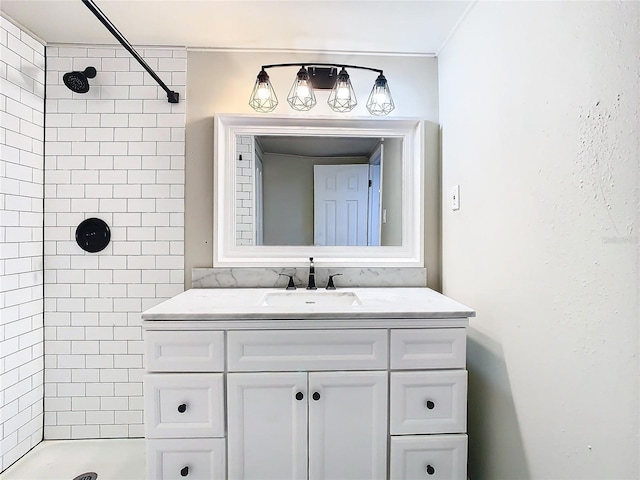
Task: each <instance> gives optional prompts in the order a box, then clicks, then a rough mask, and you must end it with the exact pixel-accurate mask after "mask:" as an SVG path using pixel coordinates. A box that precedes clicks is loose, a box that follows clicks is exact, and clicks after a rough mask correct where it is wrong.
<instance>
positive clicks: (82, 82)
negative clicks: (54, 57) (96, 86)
mask: <svg viewBox="0 0 640 480" xmlns="http://www.w3.org/2000/svg"><path fill="white" fill-rule="evenodd" d="M95 76H96V69H95V68H93V67H87V68H85V69H84V71H82V72H68V73H65V74H64V75H63V76H62V81H63V82H64V84H65V85H66V86H67V88H68V89H69V90H71V91H72V92H76V93H87V92H88V91H89V80H88V79H89V78H93V77H95Z"/></svg>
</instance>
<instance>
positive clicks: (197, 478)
mask: <svg viewBox="0 0 640 480" xmlns="http://www.w3.org/2000/svg"><path fill="white" fill-rule="evenodd" d="M184 478H188V479H191V480H224V479H225V448H224V439H223V438H198V439H193V438H183V439H180V440H169V439H166V440H165V439H149V440H147V479H148V480H178V479H180V480H183V479H184Z"/></svg>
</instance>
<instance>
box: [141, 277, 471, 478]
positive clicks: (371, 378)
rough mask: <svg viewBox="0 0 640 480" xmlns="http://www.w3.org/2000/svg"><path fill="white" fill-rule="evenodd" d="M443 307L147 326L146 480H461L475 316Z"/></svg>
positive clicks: (201, 317)
mask: <svg viewBox="0 0 640 480" xmlns="http://www.w3.org/2000/svg"><path fill="white" fill-rule="evenodd" d="M397 290H399V289H397ZM397 290H396V292H395V293H396V294H397ZM413 290H422V293H424V292H431V291H428V290H427V289H413ZM433 293H435V292H433ZM186 294H188V292H186ZM183 295H185V294H183ZM199 295H202V293H199ZM429 295H431V293H429ZM436 295H437V294H436ZM187 296H188V295H187ZM436 298H437V299H438V300H439V301H441V300H442V299H446V297H442V296H441V295H439V296H437V297H436ZM447 300H448V301H449V302H451V303H452V304H453V305H454V306H455V307H456V309H454V310H453V311H452V312H445V313H443V312H442V311H432V312H425V311H421V312H420V313H421V314H420V315H418V314H417V313H415V312H408V313H407V311H406V306H405V307H404V308H405V311H404V312H405V316H404V317H403V316H401V311H402V308H403V306H402V304H395V307H396V308H397V309H398V310H399V312H395V313H394V315H395V316H394V317H390V318H385V317H389V316H390V315H391V314H390V313H389V312H388V311H383V312H367V313H366V315H365V314H363V313H362V312H358V313H357V314H354V313H352V314H351V315H352V316H351V317H349V316H347V314H348V312H347V314H342V315H341V314H340V313H339V312H338V313H336V314H335V315H334V316H333V317H332V316H330V315H328V314H325V313H322V314H321V315H318V312H317V311H313V310H312V311H310V313H309V315H308V316H306V317H305V316H304V315H300V312H297V313H296V315H295V317H297V318H292V317H294V315H293V314H291V313H290V312H289V313H286V312H285V313H284V314H283V313H281V314H280V315H278V314H277V312H276V313H274V312H273V311H272V312H271V315H273V317H274V318H266V317H263V316H261V315H254V314H253V313H251V312H249V313H246V314H242V313H239V314H233V315H232V314H229V313H227V312H225V313H224V315H216V312H215V311H213V313H210V314H209V315H208V316H207V315H205V314H204V313H202V314H200V313H195V314H194V313H193V311H194V307H193V305H191V306H187V307H185V313H184V314H182V315H181V314H179V313H177V312H176V311H175V310H174V309H172V308H168V309H166V310H162V308H158V307H155V309H152V310H150V311H147V312H145V314H144V315H143V318H144V320H145V321H144V330H145V345H146V356H145V359H146V369H147V372H146V375H145V378H144V388H145V390H144V397H145V429H146V437H147V463H148V477H147V478H148V480H167V479H185V478H186V479H205V478H206V479H209V480H218V479H219V480H268V479H274V480H275V479H277V480H307V479H310V480H356V479H357V480H365V479H367V480H413V479H440V480H444V479H447V480H465V479H466V461H467V435H466V404H467V398H466V395H467V372H466V370H465V361H466V325H467V322H468V318H467V317H468V316H471V315H473V311H471V310H469V309H468V308H466V307H465V308H462V307H464V306H461V305H460V304H457V303H455V302H453V301H452V300H450V299H447ZM169 302H171V301H169ZM169 306H171V304H169ZM159 307H162V304H161V305H160V306H159ZM423 310H425V309H424V308H423ZM383 315H384V317H383ZM172 316H173V317H174V318H173V319H172V318H171V317H172Z"/></svg>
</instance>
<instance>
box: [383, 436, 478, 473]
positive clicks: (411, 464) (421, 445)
mask: <svg viewBox="0 0 640 480" xmlns="http://www.w3.org/2000/svg"><path fill="white" fill-rule="evenodd" d="M389 478H392V479H393V480H418V479H420V480H424V479H433V480H466V479H467V436H466V435H425V436H407V437H391V476H390V477H389Z"/></svg>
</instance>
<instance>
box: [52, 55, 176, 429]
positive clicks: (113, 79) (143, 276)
mask: <svg viewBox="0 0 640 480" xmlns="http://www.w3.org/2000/svg"><path fill="white" fill-rule="evenodd" d="M138 52H139V53H140V55H141V56H142V57H143V58H144V59H145V60H146V61H147V63H148V64H149V66H150V67H151V68H152V69H153V70H155V71H156V73H157V74H158V76H159V77H160V78H161V79H163V81H164V82H165V83H166V84H167V85H168V86H169V87H170V88H171V89H173V90H176V91H178V92H179V93H180V103H178V104H170V103H168V101H167V98H166V94H165V92H164V91H163V90H162V89H161V88H160V87H159V86H158V85H157V83H156V82H155V81H154V80H153V79H152V78H151V76H150V75H149V74H148V73H146V72H145V71H144V70H143V69H142V67H141V66H140V65H139V64H138V62H137V61H136V60H134V59H133V58H132V57H131V55H130V54H129V53H128V52H127V51H126V50H124V49H123V48H121V47H117V48H114V47H105V48H97V47H86V48H84V47H77V46H74V47H66V46H57V47H56V46H54V47H51V46H49V47H47V104H46V107H47V117H46V152H45V153H46V156H45V229H44V243H45V290H44V292H45V345H46V349H45V402H44V409H45V427H44V436H45V438H47V439H69V438H73V439H76V438H108V437H141V436H143V435H144V430H143V402H142V368H143V342H142V328H141V319H140V312H141V311H143V310H145V309H146V308H148V307H150V306H152V305H155V304H157V303H159V302H160V301H161V300H163V299H166V298H168V297H171V296H173V295H175V294H177V293H179V292H181V291H182V290H183V288H184V148H185V143H184V134H185V85H186V64H187V58H186V50H185V49H153V48H150V49H138ZM87 66H93V67H95V68H96V69H97V75H96V77H95V78H93V79H90V80H89V82H90V85H91V88H90V90H89V92H88V93H86V94H77V93H72V92H71V91H70V90H68V89H67V88H66V87H65V86H64V84H63V82H62V76H63V74H64V73H65V72H69V71H71V70H80V71H82V70H84V69H85V68H86V67H87ZM91 217H98V218H100V219H102V220H104V221H105V222H106V223H107V224H108V225H109V227H110V230H111V243H110V244H109V245H108V246H107V248H106V249H104V250H103V251H101V252H98V253H87V252H85V251H83V250H82V249H80V247H79V246H78V245H77V244H76V242H75V230H76V227H77V225H78V224H79V223H80V222H81V221H82V220H84V219H86V218H91Z"/></svg>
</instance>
